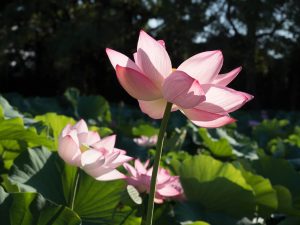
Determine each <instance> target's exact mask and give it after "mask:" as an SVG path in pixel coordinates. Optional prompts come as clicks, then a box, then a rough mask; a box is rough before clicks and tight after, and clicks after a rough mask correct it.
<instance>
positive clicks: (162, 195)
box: [124, 159, 184, 203]
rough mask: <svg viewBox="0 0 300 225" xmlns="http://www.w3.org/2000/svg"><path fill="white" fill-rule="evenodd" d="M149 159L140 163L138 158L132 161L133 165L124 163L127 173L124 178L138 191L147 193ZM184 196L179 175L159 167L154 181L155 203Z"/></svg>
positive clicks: (150, 169) (149, 173) (149, 172)
mask: <svg viewBox="0 0 300 225" xmlns="http://www.w3.org/2000/svg"><path fill="white" fill-rule="evenodd" d="M148 165H149V161H147V162H146V163H145V164H142V163H141V161H140V160H139V159H136V160H135V162H134V167H133V166H131V165H130V164H128V163H124V168H125V169H126V170H127V171H128V173H129V175H130V176H128V177H127V178H126V179H127V182H128V184H130V185H133V186H135V187H136V188H137V190H138V191H139V192H140V193H143V192H146V193H149V190H150V181H151V174H152V167H151V168H149V169H147V167H148ZM183 196H184V194H183V189H182V187H181V184H180V181H179V177H178V176H171V175H170V173H169V171H167V170H166V169H164V168H159V170H158V174H157V182H156V192H155V199H154V201H155V203H163V201H164V200H165V199H172V198H173V199H174V198H176V199H182V198H183Z"/></svg>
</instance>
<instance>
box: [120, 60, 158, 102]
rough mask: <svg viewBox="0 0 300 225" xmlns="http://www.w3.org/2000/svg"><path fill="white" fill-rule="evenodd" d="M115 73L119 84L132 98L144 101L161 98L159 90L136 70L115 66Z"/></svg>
mask: <svg viewBox="0 0 300 225" xmlns="http://www.w3.org/2000/svg"><path fill="white" fill-rule="evenodd" d="M116 72H117V78H118V80H119V82H120V84H121V85H122V87H123V88H124V89H125V90H126V91H127V92H128V94H130V95H131V96H132V97H134V98H136V99H139V100H146V101H151V100H156V99H159V98H160V97H161V91H160V89H159V88H157V86H156V85H155V84H154V83H153V82H152V81H151V80H149V79H148V78H147V77H146V76H145V75H143V74H142V73H140V72H138V71H137V70H134V69H131V68H129V67H122V66H119V65H117V67H116Z"/></svg>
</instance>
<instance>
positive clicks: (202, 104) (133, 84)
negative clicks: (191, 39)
mask: <svg viewBox="0 0 300 225" xmlns="http://www.w3.org/2000/svg"><path fill="white" fill-rule="evenodd" d="M106 53H107V55H108V57H109V59H110V62H111V64H112V65H113V67H114V68H115V70H116V74H117V78H118V80H119V82H120V84H121V85H122V87H123V88H124V89H125V90H126V91H127V92H128V93H129V94H130V95H131V96H132V97H134V98H136V99H137V100H138V101H139V105H140V108H141V110H142V111H143V112H144V113H146V114H148V115H149V116H150V117H151V118H153V119H161V118H162V116H163V112H164V109H165V106H166V103H167V102H171V103H173V104H174V105H173V107H172V111H176V110H178V109H179V110H180V111H181V112H182V113H183V114H185V115H186V116H187V117H188V118H189V119H190V120H191V121H192V122H193V123H195V124H196V125H198V126H202V127H220V126H223V125H225V124H228V123H232V122H234V121H235V120H234V119H233V118H231V117H229V114H228V113H230V112H233V111H235V110H237V109H238V108H240V107H241V106H242V105H244V104H245V103H246V102H247V101H249V100H251V99H252V98H253V96H251V95H249V94H247V93H244V92H239V91H235V90H233V89H230V88H228V87H226V86H227V85H228V84H229V83H230V82H231V81H232V80H233V79H234V78H235V77H236V76H237V75H238V73H239V72H240V71H241V67H239V68H236V69H234V70H232V71H231V72H229V73H226V74H219V72H220V69H221V67H222V64H223V56H222V53H221V51H208V52H203V53H199V54H197V55H194V56H192V57H191V58H189V59H187V60H186V61H184V62H183V63H182V64H181V65H180V66H179V67H178V68H177V69H172V65H171V60H170V57H169V55H168V53H167V51H166V49H165V44H164V42H163V41H156V40H155V39H153V38H152V37H151V36H149V35H148V34H147V33H146V32H144V31H141V32H140V36H139V40H138V44H137V52H136V53H134V54H133V57H134V61H132V60H131V59H129V58H128V57H127V56H125V55H123V54H122V53H119V52H117V51H115V50H112V49H109V48H107V49H106Z"/></svg>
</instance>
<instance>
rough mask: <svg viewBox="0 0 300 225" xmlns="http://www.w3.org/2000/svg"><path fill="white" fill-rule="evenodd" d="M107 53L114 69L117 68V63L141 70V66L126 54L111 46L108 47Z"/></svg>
mask: <svg viewBox="0 0 300 225" xmlns="http://www.w3.org/2000/svg"><path fill="white" fill-rule="evenodd" d="M106 54H107V55H108V58H109V60H110V62H111V64H112V66H113V67H114V69H116V67H117V65H119V66H122V67H128V68H131V69H134V70H136V71H139V72H141V70H140V68H139V67H138V66H137V65H136V64H135V63H134V62H133V61H132V60H131V59H129V58H128V57H127V56H126V55H123V54H122V53H120V52H117V51H115V50H112V49H109V48H106Z"/></svg>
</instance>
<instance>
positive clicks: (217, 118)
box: [182, 109, 236, 128]
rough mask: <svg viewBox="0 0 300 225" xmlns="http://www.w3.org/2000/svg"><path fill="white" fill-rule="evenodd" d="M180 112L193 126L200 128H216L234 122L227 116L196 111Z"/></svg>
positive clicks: (185, 110)
mask: <svg viewBox="0 0 300 225" xmlns="http://www.w3.org/2000/svg"><path fill="white" fill-rule="evenodd" d="M182 111H183V113H184V114H185V115H186V116H187V117H188V118H189V119H190V120H191V121H192V122H193V123H194V124H195V125H197V126H200V127H207V128H216V127H221V126H224V125H226V124H229V123H233V122H235V121H236V120H235V119H233V118H231V117H229V116H227V115H219V114H215V113H210V112H205V111H202V110H198V109H184V110H182Z"/></svg>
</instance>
